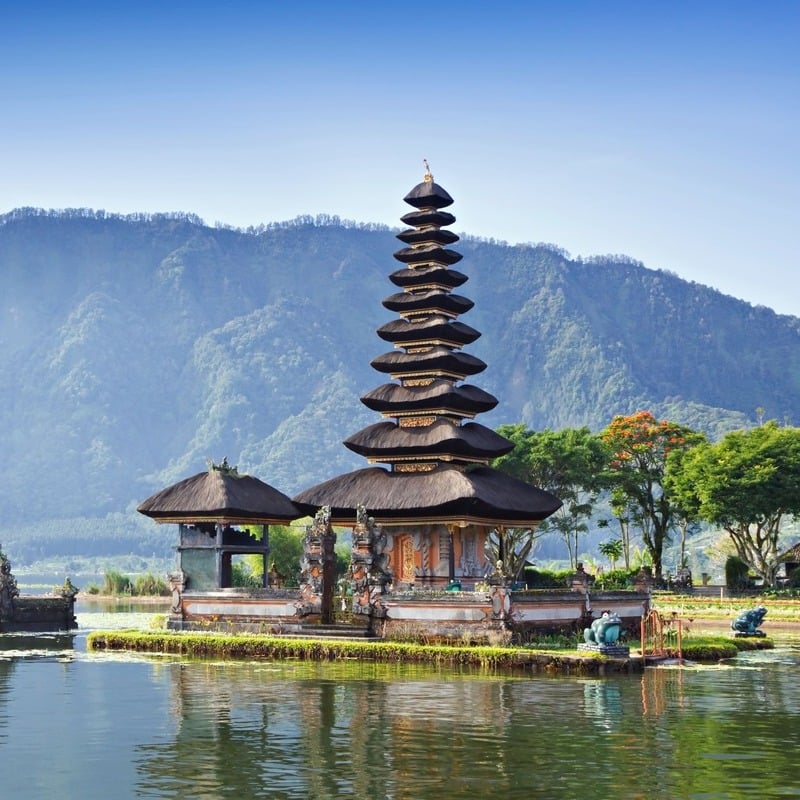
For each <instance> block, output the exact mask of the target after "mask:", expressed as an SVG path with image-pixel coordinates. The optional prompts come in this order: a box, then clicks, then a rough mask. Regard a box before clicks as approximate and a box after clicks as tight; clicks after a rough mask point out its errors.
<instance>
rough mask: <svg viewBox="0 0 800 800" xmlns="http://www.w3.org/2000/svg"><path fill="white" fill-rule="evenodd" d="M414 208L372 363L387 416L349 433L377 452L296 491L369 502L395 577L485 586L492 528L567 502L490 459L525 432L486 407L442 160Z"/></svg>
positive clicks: (351, 512) (344, 511) (375, 403)
mask: <svg viewBox="0 0 800 800" xmlns="http://www.w3.org/2000/svg"><path fill="white" fill-rule="evenodd" d="M404 199H405V202H406V203H408V204H409V205H410V206H412V208H413V210H412V211H410V212H409V213H407V214H405V216H403V217H402V218H401V220H402V222H403V223H404V224H405V225H406V226H407V227H406V228H405V229H404V230H403V231H402V232H401V233H399V234H397V238H398V239H400V241H401V242H402V243H403V244H404V245H405V246H404V247H403V248H402V249H400V250H398V251H397V252H396V253H395V254H394V257H395V259H397V261H399V262H400V263H401V264H402V265H403V266H402V268H400V269H398V270H396V271H395V272H392V273H391V275H389V280H390V281H391V282H392V283H393V284H394V285H395V287H397V289H398V291H396V292H395V293H393V294H391V295H389V296H388V297H386V298H385V299H384V300H383V305H384V307H385V308H387V309H389V310H390V311H393V312H396V313H397V315H398V316H397V319H394V320H392V321H390V322H388V323H386V324H385V325H382V326H381V327H380V328H378V331H377V333H378V336H379V337H380V338H381V339H383V340H384V341H386V342H388V343H390V344H391V345H392V346H393V349H392V350H390V351H389V352H387V353H385V354H383V355H380V356H378V357H377V358H375V359H373V361H372V367H373V368H374V369H375V370H376V371H377V372H379V373H381V374H382V375H384V376H386V377H387V378H389V379H390V380H389V381H388V382H386V383H382V384H381V385H380V386H378V387H377V388H375V389H373V390H372V391H370V392H368V393H367V394H366V395H364V396H363V397H362V398H361V402H362V403H364V405H366V406H367V407H368V408H369V409H371V410H373V411H375V412H376V413H378V414H379V415H380V416H381V417H382V419H381V421H379V422H376V423H375V424H373V425H370V426H368V427H366V428H364V429H363V430H360V431H358V432H357V433H354V434H353V435H352V436H350V437H349V438H348V439H346V440H345V442H344V444H345V446H346V447H348V448H349V449H350V450H352V451H353V452H355V453H358V454H359V455H362V456H364V457H365V458H366V460H367V462H368V465H369V466H367V467H365V468H363V469H359V470H356V471H354V472H349V473H347V474H344V475H339V476H338V477H335V478H331V479H330V480H327V481H324V482H323V483H320V484H318V485H316V486H313V487H311V488H309V489H306V490H305V491H302V492H300V493H299V494H298V495H297V496H295V497H294V498H293V500H294V501H295V503H297V504H298V505H300V506H304V507H318V508H319V507H325V508H327V509H329V510H330V521H331V523H332V524H333V525H341V526H348V527H352V525H353V524H354V521H355V519H356V514H357V509H358V508H359V506H363V507H364V508H366V509H367V511H368V513H369V515H370V516H371V517H372V518H374V520H375V523H377V524H378V525H379V526H380V528H381V530H382V531H383V532H384V534H385V536H386V545H385V547H384V554H385V555H386V556H388V572H389V573H390V575H391V576H392V580H393V586H394V588H395V589H399V590H403V589H408V588H412V587H419V588H437V587H439V588H443V587H446V586H453V585H460V586H461V588H463V589H464V590H471V589H472V588H474V585H475V583H476V582H480V581H483V580H484V579H485V578H486V577H487V575H489V574H490V573H492V572H493V571H494V570H495V569H496V565H495V564H494V563H493V562H492V560H491V559H490V558H489V556H488V551H487V539H488V536H489V534H490V532H491V531H492V530H495V531H497V533H498V535H499V538H500V540H501V542H502V540H503V538H504V537H503V531H504V529H505V528H508V527H515V528H517V527H525V528H531V529H534V528H535V527H536V526H537V525H538V524H539V523H540V522H541V521H542V520H543V519H545V518H546V517H548V516H550V515H551V514H552V513H553V512H555V511H556V510H557V509H558V508H559V507H560V505H561V501H560V500H558V499H557V498H556V497H554V496H552V495H551V494H549V493H547V492H545V491H542V490H541V489H538V488H536V487H534V486H531V485H530V484H528V483H525V482H523V481H520V480H518V479H516V478H513V477H511V476H510V475H507V474H505V473H503V472H500V471H498V470H494V469H492V468H490V467H489V466H488V465H489V463H490V462H491V461H492V460H493V459H494V458H497V457H498V456H501V455H504V454H506V453H508V452H510V451H511V450H512V449H513V446H514V445H513V443H512V442H510V441H509V440H507V439H505V438H504V437H502V436H500V435H498V434H497V433H495V432H494V431H493V430H491V429H490V428H488V427H486V426H484V425H482V424H480V423H479V422H475V421H474V420H475V417H477V416H478V415H479V414H480V413H482V412H485V411H490V410H491V409H493V408H494V407H495V406H496V405H497V402H498V401H497V398H495V397H494V396H493V395H491V394H489V393H488V392H486V391H484V390H483V389H481V388H479V387H478V386H475V385H473V384H471V383H466V382H465V381H467V380H468V379H471V378H472V377H473V376H475V375H478V374H479V373H481V372H482V371H483V370H484V369H485V368H486V364H485V363H484V362H483V361H482V360H481V359H479V358H477V357H475V356H474V355H471V354H469V353H467V352H465V348H466V347H468V346H469V345H470V344H472V343H473V342H474V341H475V340H476V339H478V337H479V336H480V333H479V332H478V331H477V330H475V329H474V328H472V327H470V326H469V325H467V324H465V323H464V322H462V321H460V319H459V318H460V317H461V316H462V315H464V314H465V313H466V312H468V311H469V310H470V309H471V308H472V306H473V305H474V304H473V302H472V301H471V300H469V299H468V298H467V297H464V296H463V295H461V294H458V293H457V292H456V290H457V289H459V287H461V286H462V285H463V284H465V283H466V281H467V276H466V275H465V274H463V273H462V272H459V271H458V270H456V269H454V268H453V265H455V264H457V263H458V262H459V261H461V259H462V256H461V255H460V254H459V253H458V252H456V251H455V250H453V249H451V247H450V245H452V244H455V243H456V242H457V241H458V238H459V237H458V236H457V235H456V234H455V233H453V232H452V231H450V230H448V226H450V225H452V224H453V223H454V222H455V217H454V216H453V215H452V214H451V213H450V212H449V211H446V210H444V209H446V208H447V207H449V206H450V205H452V203H453V199H452V198H451V197H450V195H449V194H448V193H447V192H446V191H445V190H444V189H443V188H442V187H441V186H439V185H438V184H437V183H435V182H434V179H433V176H432V175H431V173H430V171H429V170H428V171H426V174H425V176H424V180H423V181H422V182H421V183H419V184H418V185H417V186H415V187H414V188H413V189H412V190H411V191H410V192H409V193H408V194H407V195H406V196H405V198H404Z"/></svg>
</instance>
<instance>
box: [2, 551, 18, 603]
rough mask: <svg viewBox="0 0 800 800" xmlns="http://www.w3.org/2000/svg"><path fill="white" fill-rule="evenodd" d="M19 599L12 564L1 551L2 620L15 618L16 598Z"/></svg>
mask: <svg viewBox="0 0 800 800" xmlns="http://www.w3.org/2000/svg"><path fill="white" fill-rule="evenodd" d="M15 597H19V588H18V587H17V579H16V578H15V577H14V576H13V575H12V574H11V562H10V561H9V560H8V556H7V555H6V554H5V553H4V552H3V551H2V550H0V619H11V618H12V617H13V616H14V598H15Z"/></svg>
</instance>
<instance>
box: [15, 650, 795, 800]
mask: <svg viewBox="0 0 800 800" xmlns="http://www.w3.org/2000/svg"><path fill="white" fill-rule="evenodd" d="M37 638H38V637H37ZM79 638H80V637H79ZM0 639H2V640H3V641H4V637H0ZM18 644H19V643H18ZM55 644H56V641H55V640H52V641H49V642H48V643H47V644H46V645H42V643H38V644H37V645H36V647H37V648H38V649H39V655H38V656H26V657H22V656H21V655H19V652H20V651H19V650H18V649H17V650H15V649H14V648H11V649H8V648H5V649H4V650H0V765H2V767H3V768H4V769H3V777H4V783H3V795H4V796H5V795H6V793H8V796H20V797H22V796H28V797H32V796H37V797H47V796H56V795H60V796H67V797H78V796H80V797H82V798H87V799H88V800H92V798H95V797H96V798H100V797H102V798H104V800H105V798H107V797H108V796H109V794H111V795H112V796H113V797H115V798H127V797H147V798H188V797H192V798H221V797H229V796H230V797H247V798H262V797H263V798H273V799H274V798H296V797H300V796H313V797H319V798H323V797H324V798H340V797H348V798H365V800H366V798H369V800H373V799H375V798H393V800H406V799H408V800H412V798H413V800H425V798H434V797H435V798H441V797H442V795H446V796H447V797H448V798H449V799H454V800H460V798H475V797H484V796H492V795H499V796H503V797H511V798H515V797H536V798H550V797H552V798H556V797H557V798H578V797H580V798H587V799H588V800H591V798H603V799H604V800H605V798H609V797H625V798H636V797H642V798H644V797H647V798H676V797H681V798H745V797H756V796H758V797H763V796H765V795H768V796H777V795H785V794H797V793H800V779H798V777H797V776H796V774H795V767H794V744H795V742H796V741H798V737H800V715H799V714H798V708H800V686H798V682H797V681H796V674H797V667H798V666H800V660H799V659H798V651H796V650H793V649H791V648H782V649H781V650H779V651H775V652H773V653H767V654H753V655H749V656H747V657H745V658H743V659H741V660H740V662H739V664H738V666H736V667H732V666H730V665H728V666H721V667H711V668H698V669H691V670H687V669H669V670H664V669H661V670H647V671H646V672H645V673H644V674H643V675H639V676H616V677H613V678H606V679H585V678H581V679H575V678H549V677H538V676H534V677H526V678H519V677H517V678H507V677H502V676H498V675H493V674H490V673H480V672H470V671H467V670H464V671H449V670H437V669H432V668H425V667H405V666H397V665H379V664H359V663H353V662H340V663H332V664H311V663H306V662H291V663H289V662H283V663H278V664H272V663H255V662H249V663H225V662H210V661H187V660H179V659H176V658H172V657H164V656H161V657H153V656H149V657H143V656H136V655H131V654H94V653H90V654H87V653H85V652H83V651H82V650H81V649H80V648H75V649H74V650H73V651H72V657H71V658H70V659H69V660H61V657H60V654H61V653H63V652H66V651H64V650H59V649H58V647H52V648H51V647H50V645H55ZM61 644H63V643H61ZM59 646H60V645H59ZM4 652H5V653H7V654H10V655H7V656H6V657H3V655H2V654H3V653H4ZM44 734H46V735H47V752H48V767H47V769H43V768H42V761H41V753H42V737H43V735H44ZM9 765H14V769H8V766H9ZM98 774H103V775H108V776H113V782H112V783H111V784H106V785H100V784H98V783H97V781H96V777H97V775H98ZM766 776H768V777H766Z"/></svg>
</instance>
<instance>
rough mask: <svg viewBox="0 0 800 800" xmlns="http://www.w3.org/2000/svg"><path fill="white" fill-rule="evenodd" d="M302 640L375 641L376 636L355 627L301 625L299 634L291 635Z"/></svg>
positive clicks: (365, 629)
mask: <svg viewBox="0 0 800 800" xmlns="http://www.w3.org/2000/svg"><path fill="white" fill-rule="evenodd" d="M290 635H291V636H294V637H295V638H298V639H302V638H308V639H375V638H377V637H376V635H375V634H374V633H373V632H372V631H370V630H368V629H367V628H361V627H356V626H354V625H341V624H333V625H301V626H300V630H298V631H297V633H293V634H290Z"/></svg>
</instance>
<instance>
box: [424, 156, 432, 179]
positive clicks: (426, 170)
mask: <svg viewBox="0 0 800 800" xmlns="http://www.w3.org/2000/svg"><path fill="white" fill-rule="evenodd" d="M422 163H423V164H424V165H425V183H432V182H433V175H431V168H430V167H429V166H428V159H427V158H423V159H422Z"/></svg>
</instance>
